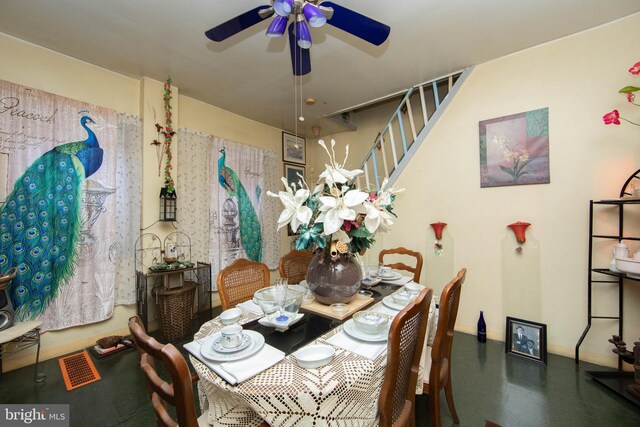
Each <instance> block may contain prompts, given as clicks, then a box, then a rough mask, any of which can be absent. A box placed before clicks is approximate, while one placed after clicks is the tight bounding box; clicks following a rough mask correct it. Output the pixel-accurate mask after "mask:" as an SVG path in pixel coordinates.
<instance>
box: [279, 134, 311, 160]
mask: <svg viewBox="0 0 640 427" xmlns="http://www.w3.org/2000/svg"><path fill="white" fill-rule="evenodd" d="M282 161H284V162H288V163H296V164H299V165H306V164H307V140H306V139H304V138H303V137H301V136H296V135H293V134H290V133H287V132H282Z"/></svg>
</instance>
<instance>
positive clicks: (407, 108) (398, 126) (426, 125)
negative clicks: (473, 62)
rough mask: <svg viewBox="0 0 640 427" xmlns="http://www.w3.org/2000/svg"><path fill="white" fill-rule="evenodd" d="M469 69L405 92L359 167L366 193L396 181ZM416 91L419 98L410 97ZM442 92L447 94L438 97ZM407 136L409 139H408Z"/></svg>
mask: <svg viewBox="0 0 640 427" xmlns="http://www.w3.org/2000/svg"><path fill="white" fill-rule="evenodd" d="M471 70H472V68H467V69H466V70H464V71H462V72H456V73H452V74H450V75H447V76H444V77H441V78H438V79H436V80H433V81H429V82H425V83H422V84H420V85H418V86H416V87H412V88H410V89H409V90H407V92H406V94H405V96H404V97H403V98H402V101H401V102H400V105H398V108H396V110H395V111H394V113H393V114H392V116H391V119H390V120H389V122H388V123H387V125H386V126H385V127H384V129H383V130H382V132H380V133H379V134H378V137H377V138H376V140H375V142H374V143H373V147H372V148H371V150H369V152H368V153H367V154H366V156H365V158H364V161H363V162H362V164H361V166H360V169H362V170H364V179H365V183H366V188H367V189H368V190H369V191H374V190H376V189H378V188H380V184H382V181H383V180H384V178H389V181H390V182H393V181H395V179H396V178H397V177H398V175H399V174H400V172H401V171H402V169H404V167H405V165H406V163H407V162H408V161H409V159H410V158H411V157H412V156H413V154H414V153H415V151H416V150H417V147H418V146H419V145H420V143H421V142H422V141H423V140H424V139H425V138H426V136H427V134H428V133H429V131H430V130H431V128H432V127H433V125H434V124H435V122H436V120H437V119H438V117H439V116H440V115H441V114H442V110H444V108H445V107H446V106H447V105H448V104H449V102H450V101H451V98H452V97H453V94H455V92H457V90H458V88H459V87H460V86H461V85H462V83H463V82H464V80H465V79H466V77H467V76H468V75H469V73H470V72H471ZM454 80H455V83H454ZM416 89H417V94H418V95H417V96H416V97H412V95H414V94H415V93H416ZM443 92H446V93H444V94H443V95H440V93H443ZM429 95H431V96H432V98H433V99H432V101H433V103H431V101H430V100H429V98H428V96H429ZM415 98H417V99H418V100H419V105H418V111H416V110H415V109H414V106H413V105H412V103H411V101H412V99H413V100H414V102H416V99H415ZM429 107H431V110H432V111H430V109H429ZM414 112H415V113H416V114H418V116H417V118H418V121H419V120H420V117H421V118H422V120H423V125H422V128H420V129H419V130H418V129H417V128H416V117H414ZM405 114H406V116H407V117H406V119H404V118H403V115H405ZM405 120H408V122H409V129H410V134H409V135H407V134H406V132H405ZM394 131H397V134H395V135H394ZM397 135H399V136H400V139H399V140H398V139H396V136H397ZM407 137H409V138H410V140H407V139H408V138H407ZM396 141H398V142H402V145H401V146H402V151H401V152H400V153H398V150H397V148H396ZM389 146H390V147H391V155H392V158H393V168H392V169H391V170H389V165H388V164H387V152H388V151H387V150H388V147H389ZM358 185H360V179H358Z"/></svg>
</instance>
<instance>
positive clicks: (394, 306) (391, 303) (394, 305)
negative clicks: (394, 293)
mask: <svg viewBox="0 0 640 427" xmlns="http://www.w3.org/2000/svg"><path fill="white" fill-rule="evenodd" d="M382 304H384V305H386V306H387V307H389V308H392V309H394V310H398V311H400V310H402V309H403V308H405V307H406V305H400V304H397V303H396V302H395V301H394V300H393V298H391V296H386V297H384V298H382Z"/></svg>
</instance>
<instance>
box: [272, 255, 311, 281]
mask: <svg viewBox="0 0 640 427" xmlns="http://www.w3.org/2000/svg"><path fill="white" fill-rule="evenodd" d="M312 258H313V252H309V251H297V250H293V251H291V252H289V253H288V254H286V255H285V256H283V257H282V258H280V261H278V271H279V273H280V277H283V278H285V277H286V278H287V280H288V283H289V284H296V285H297V284H298V283H300V282H302V281H303V280H304V279H305V278H306V277H307V270H308V269H309V263H311V259H312Z"/></svg>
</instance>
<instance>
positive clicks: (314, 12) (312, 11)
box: [302, 3, 327, 27]
mask: <svg viewBox="0 0 640 427" xmlns="http://www.w3.org/2000/svg"><path fill="white" fill-rule="evenodd" d="M302 13H303V14H304V17H305V18H307V22H308V23H309V25H311V26H312V27H322V26H323V25H324V24H326V23H327V17H326V16H324V14H323V13H322V12H321V11H320V9H318V6H316V5H315V4H311V3H305V5H304V6H303V7H302Z"/></svg>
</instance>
